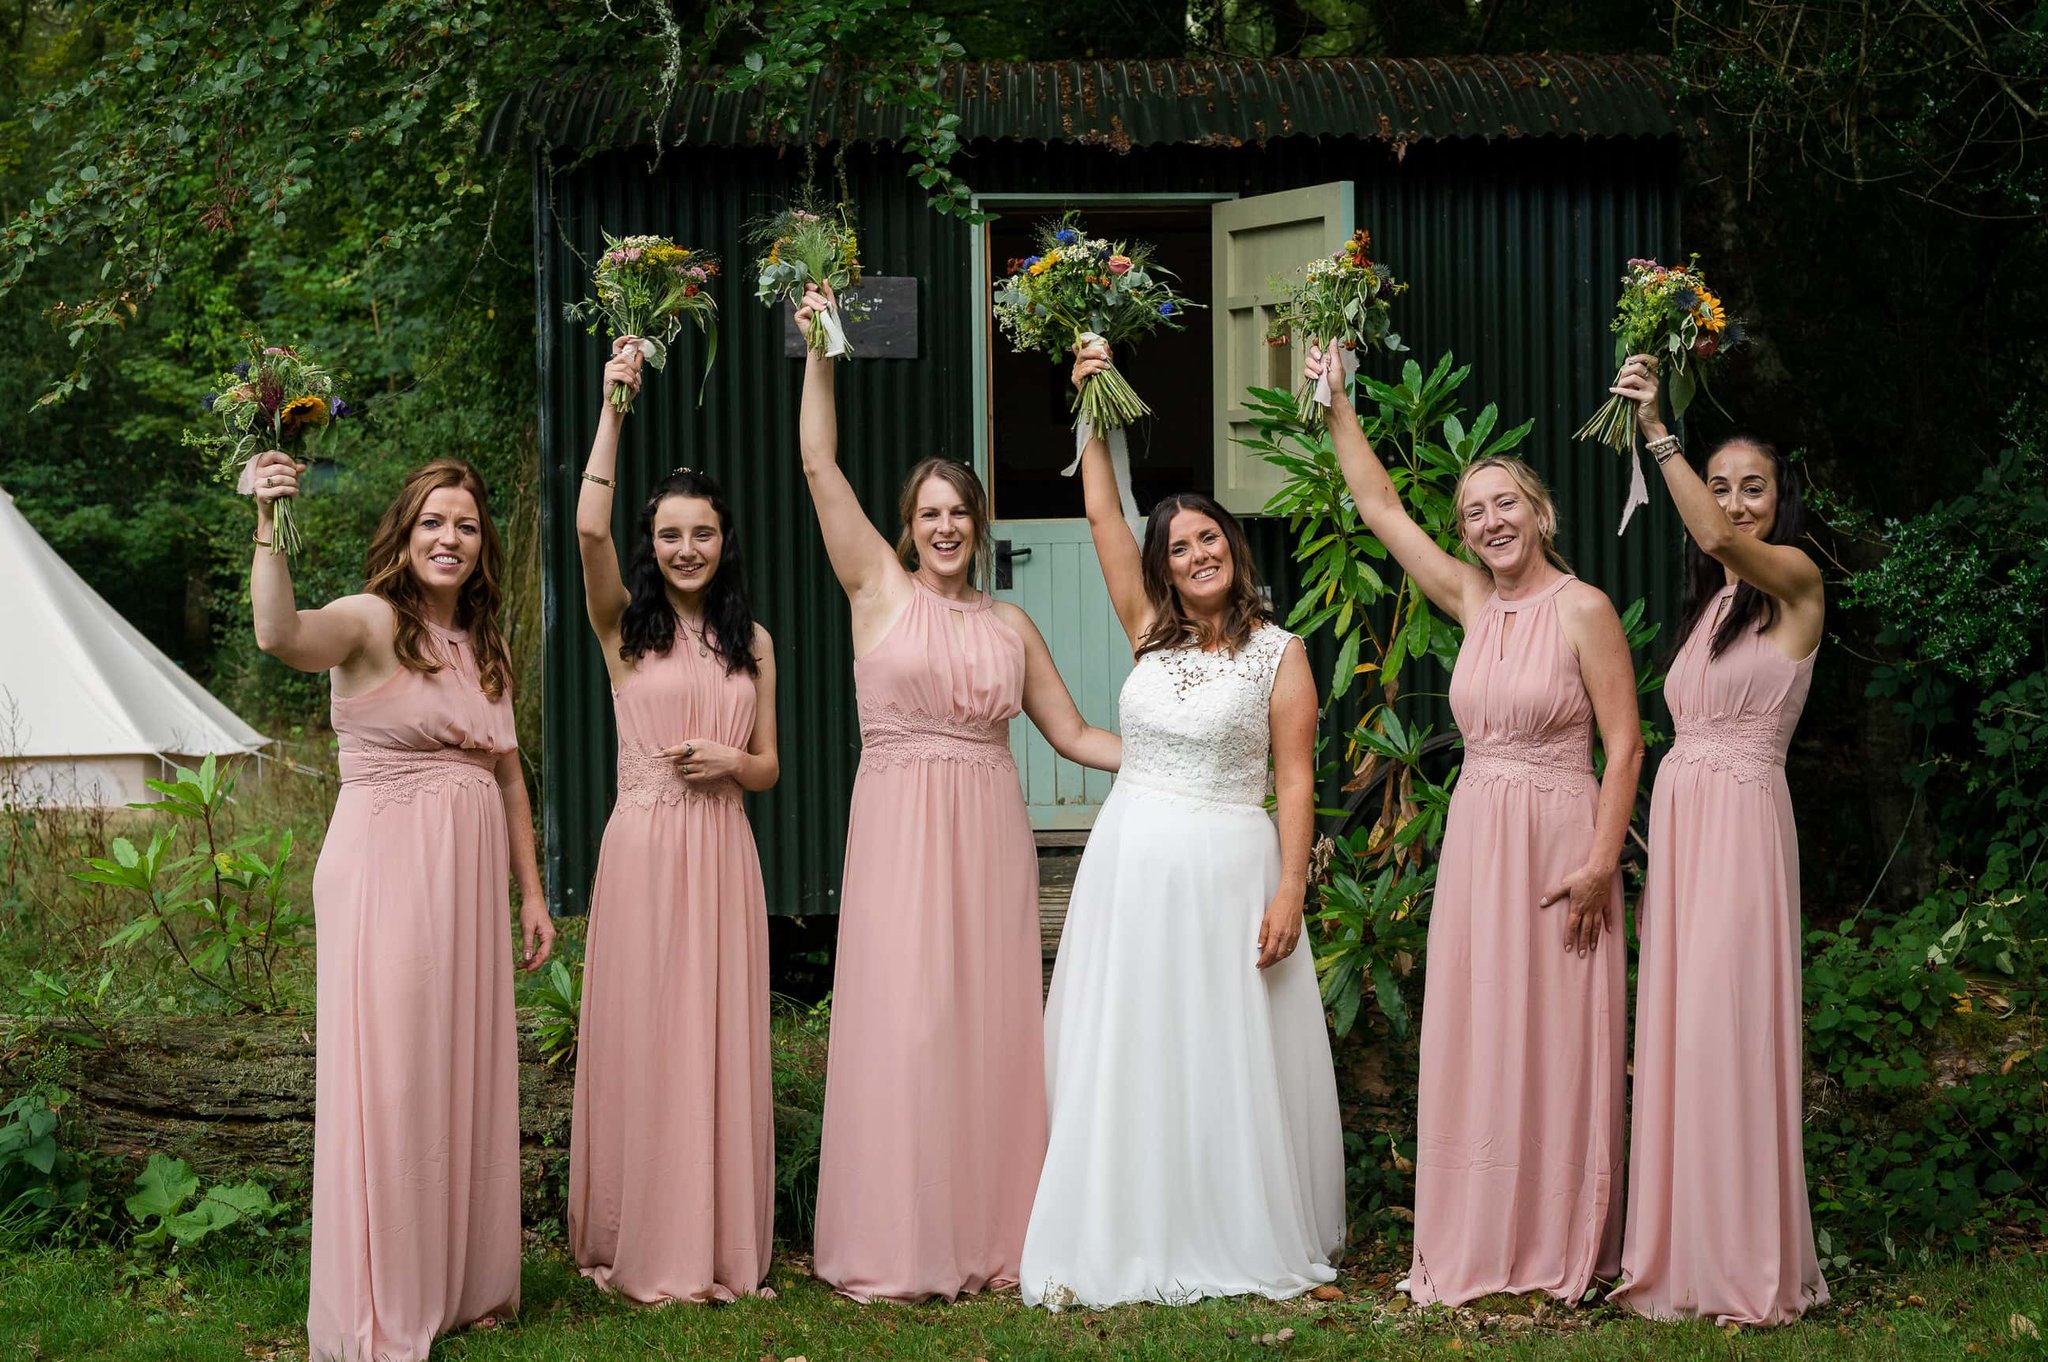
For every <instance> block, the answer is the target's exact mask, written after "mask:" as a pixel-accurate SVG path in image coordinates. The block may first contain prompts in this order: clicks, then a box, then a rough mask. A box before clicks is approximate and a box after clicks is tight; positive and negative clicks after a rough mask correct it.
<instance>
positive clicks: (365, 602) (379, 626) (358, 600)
mask: <svg viewBox="0 0 2048 1362" xmlns="http://www.w3.org/2000/svg"><path fill="white" fill-rule="evenodd" d="M322 608H323V609H326V610H331V611H333V612H334V613H335V614H337V615H340V616H341V617H342V618H344V619H347V620H350V621H352V622H353V623H355V624H358V625H360V626H361V627H363V628H365V629H374V630H378V631H380V632H382V633H385V634H390V633H394V632H396V630H397V628H398V612H397V611H396V610H395V609H393V608H392V605H391V602H390V601H387V600H385V599H384V598H383V597H382V596H378V595H374V594H372V593H371V592H368V591H358V592H356V593H355V594H354V595H352V596H337V597H335V598H334V599H333V600H331V601H329V602H328V603H327V604H326V605H325V606H324V607H322Z"/></svg>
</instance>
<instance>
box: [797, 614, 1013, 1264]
mask: <svg viewBox="0 0 2048 1362" xmlns="http://www.w3.org/2000/svg"><path fill="white" fill-rule="evenodd" d="M912 581H913V582H914V583H915V587H914V594H913V595H912V598H911V600H910V603H909V604H908V605H906V606H905V607H904V609H903V612H902V614H901V615H899V616H898V617H897V619H896V622H895V623H894V624H893V625H892V626H891V627H890V629H889V632H888V633H887V634H886V635H884V636H883V638H882V640H881V641H880V642H879V643H877V644H876V645H875V646H874V648H873V649H872V650H871V651H869V653H868V654H867V655H866V656H865V657H862V658H859V659H857V660H856V661H855V662H854V664H853V675H854V687H855V691H856V694H857V696H858V700H859V704H860V731H861V761H860V774H859V776H858V777H857V778H856V779H855V781H854V787H853V808H852V813H851V816H850V818H849V819H848V823H847V829H846V879H845V888H844V893H843V896H842V900H841V903H840V909H839V959H838V966H837V974H836V976H835V978H834V981H833V992H832V1040H831V1047H832V1048H831V1058H830V1063H829V1065H828V1069H827V1076H826V1084H825V1129H824V1143H823V1148H822V1150H821V1151H820V1157H819V1168H818V1231H817V1257H816V1271H817V1275H818V1276H819V1277H820V1278H822V1279H823V1280H825V1281H826V1282H829V1283H830V1284H831V1285H832V1286H834V1287H836V1288H837V1289H838V1290H840V1291H841V1292H843V1293H845V1294H846V1295H849V1296H852V1297H854V1298H856V1299H860V1300H870V1299H887V1300H921V1299H924V1298H927V1297H931V1296H943V1297H948V1298H950V1297H954V1296H957V1295H959V1294H961V1293H962V1292H968V1291H978V1290H980V1289H982V1288H984V1287H991V1286H994V1287H1001V1286H1009V1285H1014V1284H1015V1283H1016V1280H1017V1265H1018V1259H1019V1257H1020V1256H1021V1254H1022V1252H1023V1247H1024V1231H1025V1227H1026V1225H1027V1224H1028V1223H1029V1221H1030V1218H1031V1197H1032V1193H1033V1191H1034V1190H1035V1189H1036V1187H1037V1183H1038V1170H1039V1165H1040V1163H1041V1162H1042V1161H1043V1160H1044V1157H1045V1137H1046V1116H1045V1050H1044V1033H1043V1023H1042V1018H1041V1014H1040V1003H1039V987H1040V980H1041V978H1042V966H1041V963H1040V953H1039V952H1040V946H1039V936H1038V856H1037V849H1036V847H1035V845H1034V843H1033V841H1032V837H1031V822H1030V818H1029V817H1028V816H1027V814H1026V813H1025V811H1024V793H1023V789H1022V787H1021V786H1020V785H1019V783H1018V780H1017V768H1016V766H1015V765H1014V764H1013V763H1012V761H1011V759H1010V748H1009V740H1008V725H1009V721H1010V719H1011V718H1012V717H1014V716H1015V715H1016V714H1017V713H1018V712H1019V710H1020V708H1021V705H1022V698H1023V690H1024V642H1023V640H1022V639H1020V638H1019V637H1018V636H1017V634H1016V632H1015V631H1014V630H1013V629H1011V628H1010V627H1009V626H1008V625H1006V624H1004V623H1003V622H1002V621H1001V620H999V619H997V618H996V616H995V614H994V612H993V611H992V610H991V608H990V604H989V601H988V599H987V598H986V597H983V598H981V599H980V600H978V601H974V602H968V603H962V602H958V601H952V600H948V599H946V598H944V597H941V596H939V595H938V594H937V593H936V592H934V591H932V590H931V589H929V588H928V587H926V586H925V585H924V584H923V583H921V582H916V579H915V578H913V579H912Z"/></svg>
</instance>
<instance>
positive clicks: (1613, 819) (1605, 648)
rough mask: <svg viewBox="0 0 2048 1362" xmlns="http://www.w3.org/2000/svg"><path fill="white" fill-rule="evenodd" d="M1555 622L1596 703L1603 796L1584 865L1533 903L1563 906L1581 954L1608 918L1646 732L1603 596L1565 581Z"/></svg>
mask: <svg viewBox="0 0 2048 1362" xmlns="http://www.w3.org/2000/svg"><path fill="white" fill-rule="evenodd" d="M1557 617H1558V622H1559V623H1560V624H1561V625H1563V626H1564V634H1565V638H1566V640H1567V641H1569V642H1570V643H1571V645H1572V650H1573V651H1574V652H1575V653H1577V654H1578V658H1579V678H1580V680H1581V681H1583V682H1584V683H1585V687H1586V696H1587V698H1588V699H1589V700H1591V701H1592V703H1593V722H1594V724H1595V725H1596V726H1598V728H1599V730H1600V750H1601V752H1602V753H1603V754H1604V755H1605V756H1606V758H1607V765H1606V768H1605V769H1604V770H1603V771H1602V772H1601V773H1600V797H1599V800H1598V803H1597V804H1596V806H1595V809H1594V813H1593V847H1592V850H1591V851H1590V852H1589V853H1588V854H1587V857H1586V861H1585V863H1584V864H1583V865H1581V866H1579V868H1578V869H1576V870H1574V871H1572V872H1571V873H1569V874H1567V875H1566V876H1565V877H1564V879H1563V880H1562V881H1560V882H1559V883H1558V884H1557V885H1556V886H1555V887H1553V888H1552V889H1551V891H1550V892H1549V893H1547V894H1545V895H1544V896H1543V898H1542V899H1541V900H1540V901H1539V902H1538V903H1537V905H1536V906H1537V907H1539V908H1548V907H1550V906H1551V905H1552V904H1554V903H1567V904H1568V905H1569V907H1568V908H1567V911H1566V913H1565V921H1564V948H1565V950H1567V951H1570V952H1573V953H1576V954H1578V955H1588V954H1591V953H1592V952H1593V951H1595V950H1597V949H1599V946H1600V933H1601V932H1602V931H1604V930H1607V929H1608V928H1611V927H1614V926H1617V925H1618V924H1617V923H1615V922H1614V921H1613V920H1612V919H1613V913H1612V909H1613V906H1614V872H1615V868H1616V867H1617V866H1619V865H1620V864H1621V844H1622V841H1623V839H1624V838H1626V837H1627V836H1628V820H1629V817H1630V815H1632V814H1633V813H1634V812H1635V805H1636V782H1637V780H1638V779H1639V778H1640V777H1641V775H1642V771H1643V728H1642V723H1641V720H1640V717H1639V713H1638V711H1637V708H1636V670H1635V663H1634V662H1633V661H1632V660H1631V659H1630V658H1629V653H1628V636H1627V635H1626V634H1625V633H1623V632H1622V628H1621V617H1620V616H1619V615H1617V614H1615V613H1614V602H1612V601H1610V600H1608V599H1607V593H1606V592H1604V591H1601V590H1600V589H1599V588H1598V587H1594V586H1588V585H1587V584H1586V583H1584V582H1572V583H1569V584H1567V585H1566V586H1565V587H1564V589H1563V590H1561V591H1560V592H1559V593H1558V597H1557Z"/></svg>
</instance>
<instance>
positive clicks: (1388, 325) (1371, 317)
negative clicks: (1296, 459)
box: [1267, 227, 1408, 430]
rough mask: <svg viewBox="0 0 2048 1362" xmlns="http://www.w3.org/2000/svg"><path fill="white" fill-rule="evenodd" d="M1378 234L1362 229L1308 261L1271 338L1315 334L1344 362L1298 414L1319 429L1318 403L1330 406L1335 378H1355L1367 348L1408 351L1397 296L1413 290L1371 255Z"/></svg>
mask: <svg viewBox="0 0 2048 1362" xmlns="http://www.w3.org/2000/svg"><path fill="white" fill-rule="evenodd" d="M1371 244H1372V238H1371V237H1370V236H1369V235H1368V234H1367V233H1366V230H1365V229H1364V228H1363V227H1361V228H1359V229H1358V230H1357V231H1356V232H1353V233H1352V234H1351V239H1350V240H1349V241H1347V242H1345V243H1344V246H1343V248H1342V249H1341V250H1339V251H1337V252H1336V253H1335V254H1334V255H1329V256H1322V257H1318V258H1317V259H1315V260H1311V261H1309V262H1308V264H1307V266H1305V267H1304V268H1303V269H1302V271H1301V272H1300V273H1299V274H1297V275H1296V276H1295V277H1294V278H1293V279H1291V280H1289V281H1288V282H1287V283H1286V285H1285V286H1284V288H1283V290H1282V293H1281V299H1280V306H1279V307H1278V308H1277V309H1276V310H1275V311H1274V314H1273V329H1272V331H1271V332H1270V333H1269V335H1268V336H1267V339H1268V340H1271V341H1274V342H1280V341H1285V340H1287V339H1289V338H1295V339H1301V338H1309V339H1313V340H1317V341H1320V342H1321V343H1322V344H1323V345H1324V346H1326V347H1328V348H1329V349H1330V350H1331V352H1332V355H1333V359H1334V360H1335V362H1336V363H1337V364H1338V365H1339V366H1340V367H1339V369H1338V373H1337V374H1336V375H1332V374H1331V373H1329V372H1328V371H1325V373H1324V376H1323V378H1322V379H1321V380H1320V381H1319V382H1317V383H1316V384H1315V386H1313V387H1311V388H1307V389H1304V390H1303V392H1302V394H1301V400H1300V401H1299V402H1298V403H1297V404H1296V407H1295V416H1296V418H1297V419H1298V420H1299V421H1300V422H1301V424H1302V425H1303V426H1304V427H1305V428H1307V429H1310V430H1313V429H1315V428H1316V426H1317V424H1318V423H1319V421H1320V417H1321V413H1320V412H1319V411H1318V410H1317V408H1318V407H1327V406H1329V405H1330V382H1331V379H1332V377H1333V376H1334V377H1336V378H1337V381H1339V382H1349V381H1350V378H1351V375H1352V374H1353V373H1355V372H1357V369H1358V357H1359V353H1360V352H1361V351H1365V350H1371V349H1374V348H1376V347H1377V348H1379V349H1383V350H1406V349H1407V348H1408V347H1407V346H1405V345H1403V344H1402V343H1401V338H1400V336H1398V335H1396V334H1395V333H1394V328H1393V311H1394V310H1393V306H1392V299H1393V297H1394V295H1395V294H1397V293H1400V292H1403V291H1404V290H1406V289H1407V287H1408V286H1407V285H1406V284H1401V283H1396V282H1395V281H1394V273H1393V271H1392V270H1389V269H1388V268H1387V267H1386V266H1385V265H1375V264H1374V263H1373V262H1372V261H1371V260H1370V259H1369V258H1368V257H1367V255H1366V251H1367V249H1368V248H1369V247H1370V246H1371Z"/></svg>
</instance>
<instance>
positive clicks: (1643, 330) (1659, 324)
mask: <svg viewBox="0 0 2048 1362" xmlns="http://www.w3.org/2000/svg"><path fill="white" fill-rule="evenodd" d="M1621 282H1622V290H1621V299H1620V301H1619V302H1618V303H1617V304H1616V305H1615V306H1616V307H1617V309H1618V313H1617V315H1616V316H1615V318H1614V328H1613V329H1614V331H1615V333H1616V334H1615V340H1614V367H1615V368H1617V369H1619V368H1620V367H1621V366H1622V364H1623V363H1624V362H1626V361H1627V359H1628V357H1629V356H1630V355H1655V356H1657V357H1658V358H1659V359H1660V360H1662V361H1663V363H1662V366H1661V367H1662V369H1663V371H1664V386H1665V389H1666V391H1668V392H1669V393H1670V394H1671V411H1672V414H1673V415H1676V416H1683V415H1685V409H1686V408H1687V407H1688V406H1690V405H1692V399H1693V394H1694V393H1695V392H1706V391H1707V369H1708V368H1709V367H1710V366H1711V364H1712V363H1713V361H1714V359H1715V357H1716V356H1718V355H1721V354H1723V353H1725V352H1726V351H1728V350H1732V349H1734V348H1735V347H1736V346H1737V345H1740V344H1741V343H1742V327H1741V325H1740V324H1739V323H1735V322H1731V321H1730V320H1729V319H1728V313H1727V310H1726V309H1725V308H1723V307H1722V306H1721V300H1720V299H1719V298H1717V297H1715V296H1714V292H1713V290H1712V289H1710V288H1708V287H1707V280H1706V276H1705V275H1703V274H1701V273H1700V268H1699V257H1698V256H1694V257H1693V258H1692V260H1691V261H1690V262H1689V263H1687V264H1684V265H1660V264H1658V263H1657V262H1656V261H1654V260H1631V261H1629V262H1628V273H1627V275H1625V276H1623V278H1622V281H1621ZM1708 395H1709V396H1710V397H1711V396H1712V394H1711V393H1709V394H1708ZM1634 436H1635V404H1634V403H1633V402H1630V401H1629V400H1628V399H1627V398H1625V397H1619V396H1616V397H1610V398H1608V399H1607V401H1606V403H1605V404H1604V405H1603V406H1602V407H1601V408H1600V410H1599V411H1597V412H1595V413H1594V414H1593V419H1592V420H1590V421H1588V422H1586V424H1585V425H1584V426H1582V427H1580V428H1579V433H1578V435H1577V437H1576V438H1578V439H1581V440H1598V441H1599V442H1600V443H1602V444H1604V445H1606V446H1608V447H1609V448H1611V449H1616V450H1626V449H1629V448H1631V446H1632V444H1633V442H1634Z"/></svg>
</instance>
